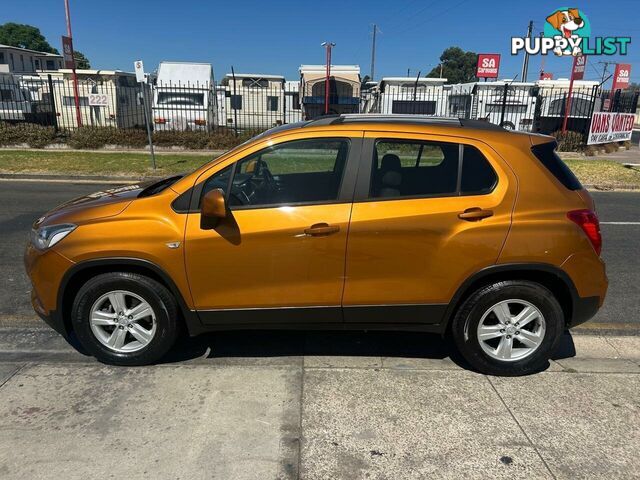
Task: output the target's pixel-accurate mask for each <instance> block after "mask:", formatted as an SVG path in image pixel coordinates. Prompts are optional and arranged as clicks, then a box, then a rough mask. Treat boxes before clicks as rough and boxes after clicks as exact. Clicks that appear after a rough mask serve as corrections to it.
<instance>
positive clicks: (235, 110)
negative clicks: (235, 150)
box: [229, 65, 238, 137]
mask: <svg viewBox="0 0 640 480" xmlns="http://www.w3.org/2000/svg"><path fill="white" fill-rule="evenodd" d="M231 78H232V79H233V97H232V98H231V100H233V101H231V102H229V103H230V105H231V108H232V109H233V131H234V132H235V134H236V137H237V136H238V108H237V105H234V103H233V102H236V101H237V100H238V97H237V96H236V72H235V70H234V69H233V65H232V66H231Z"/></svg>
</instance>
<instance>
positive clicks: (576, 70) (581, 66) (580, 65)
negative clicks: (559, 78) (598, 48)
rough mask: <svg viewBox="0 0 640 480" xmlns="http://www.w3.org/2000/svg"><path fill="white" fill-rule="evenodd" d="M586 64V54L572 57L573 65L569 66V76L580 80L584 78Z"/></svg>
mask: <svg viewBox="0 0 640 480" xmlns="http://www.w3.org/2000/svg"><path fill="white" fill-rule="evenodd" d="M586 66H587V56H586V55H577V56H575V57H573V67H572V68H571V78H572V79H573V80H582V79H583V78H584V71H585V69H586Z"/></svg>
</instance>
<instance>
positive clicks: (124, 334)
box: [89, 290, 157, 353]
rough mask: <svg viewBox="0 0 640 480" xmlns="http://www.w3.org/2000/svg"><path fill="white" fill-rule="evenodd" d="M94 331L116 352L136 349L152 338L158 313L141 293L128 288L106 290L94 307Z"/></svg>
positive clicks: (91, 317)
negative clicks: (127, 289) (130, 290)
mask: <svg viewBox="0 0 640 480" xmlns="http://www.w3.org/2000/svg"><path fill="white" fill-rule="evenodd" d="M89 322H90V324H91V331H92V332H93V334H94V335H95V336H96V338H97V339H98V341H99V342H100V343H102V344H103V345H104V346H105V347H107V348H109V349H111V350H113V351H114V352H121V353H127V352H137V351H138V350H141V349H143V348H144V347H146V346H147V345H148V344H149V342H151V341H152V340H153V337H154V335H155V334H156V330H157V322H156V314H155V312H154V311H153V308H151V305H149V302H147V301H146V300H144V299H143V298H142V297H141V296H140V295H136V294H135V293H133V292H128V291H126V290H114V291H112V292H107V293H105V294H104V295H102V296H100V298H98V299H97V300H96V301H95V302H94V304H93V306H92V307H91V314H90V317H89Z"/></svg>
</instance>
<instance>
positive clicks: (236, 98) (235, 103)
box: [229, 95, 242, 110]
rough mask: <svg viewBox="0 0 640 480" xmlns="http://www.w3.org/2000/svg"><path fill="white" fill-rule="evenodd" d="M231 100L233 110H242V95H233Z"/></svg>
mask: <svg viewBox="0 0 640 480" xmlns="http://www.w3.org/2000/svg"><path fill="white" fill-rule="evenodd" d="M229 100H230V102H231V109H232V110H242V95H231V96H230V97H229Z"/></svg>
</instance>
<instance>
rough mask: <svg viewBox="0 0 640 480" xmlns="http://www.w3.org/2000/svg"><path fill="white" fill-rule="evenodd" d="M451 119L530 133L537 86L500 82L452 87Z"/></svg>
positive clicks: (450, 101)
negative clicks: (467, 120) (478, 121)
mask: <svg viewBox="0 0 640 480" xmlns="http://www.w3.org/2000/svg"><path fill="white" fill-rule="evenodd" d="M447 90H448V92H449V96H448V102H449V115H451V116H454V117H460V118H471V119H477V120H485V121H488V122H490V123H494V124H496V125H500V126H501V127H504V128H506V129H508V130H521V131H531V130H532V128H533V120H534V118H535V110H536V101H537V97H536V91H537V89H536V88H535V84H534V83H528V82H514V81H511V80H500V81H496V82H470V83H459V84H456V85H451V86H450V87H449V88H448V89H447Z"/></svg>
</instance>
